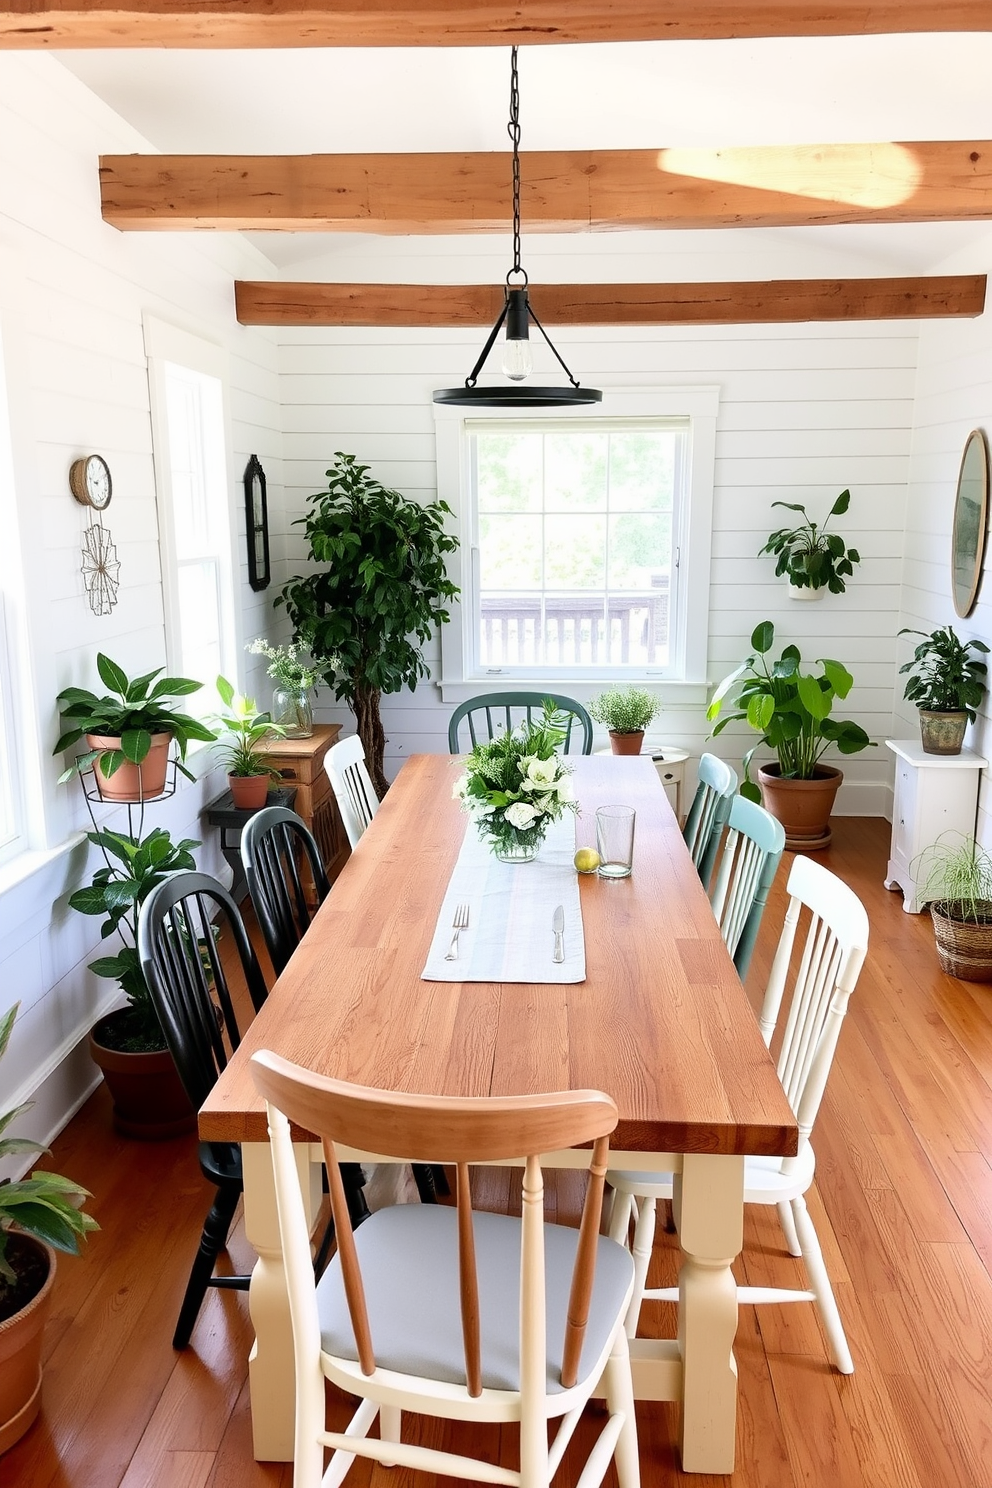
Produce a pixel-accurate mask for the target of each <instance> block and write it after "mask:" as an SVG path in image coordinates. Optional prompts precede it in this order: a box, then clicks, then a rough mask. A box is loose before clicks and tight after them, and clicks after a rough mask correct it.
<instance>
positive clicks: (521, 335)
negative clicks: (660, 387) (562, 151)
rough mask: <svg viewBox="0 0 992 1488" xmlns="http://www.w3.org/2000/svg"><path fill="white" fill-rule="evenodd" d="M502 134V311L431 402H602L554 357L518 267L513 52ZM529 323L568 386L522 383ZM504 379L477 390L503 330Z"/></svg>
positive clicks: (516, 104) (568, 405)
mask: <svg viewBox="0 0 992 1488" xmlns="http://www.w3.org/2000/svg"><path fill="white" fill-rule="evenodd" d="M507 133H508V134H509V136H510V139H511V140H512V142H513V267H512V269H510V271H509V273H508V274H507V276H506V289H505V291H504V299H503V308H502V310H501V311H500V313H499V317H498V319H497V321H496V324H495V325H494V326H493V328H492V330H491V331H490V332H489V339H488V340H487V341H486V344H485V346H484V347H483V348H482V354H481V356H480V357H479V360H478V361H477V362H476V364H475V366H474V367H473V368H472V370H471V372H470V373H469V375H468V376H467V377H466V379H465V385H464V387H454V388H438V390H437V392H436V393H435V394H434V402H435V403H457V404H462V405H464V406H466V407H469V408H571V407H573V406H574V405H576V404H580V403H601V402H602V401H603V395H602V393H601V392H600V391H599V390H598V388H584V387H580V386H579V384H578V383H577V382H576V380H575V378H574V377H573V376H572V374H571V372H569V370H568V368H567V367H566V366H565V363H564V362H563V361H562V359H561V357H560V356H559V355H558V352H557V350H556V349H555V347H554V345H553V343H552V341H551V338H550V336H549V335H548V333H547V331H546V330H545V329H544V327H543V326H542V324H541V322H540V321H539V320H538V318H537V316H536V315H535V314H534V309H533V306H532V305H531V303H530V297H529V295H528V293H527V282H528V281H527V273H526V270H525V269H524V267H523V265H522V264H521V262H520V90H519V87H518V83H517V49H516V47H514V48H513V49H512V51H511V53H510V122H509V124H508V125H507ZM531 322H533V323H534V325H536V326H537V329H538V330H539V331H540V333H541V335H542V336H543V337H544V339H545V341H546V342H547V344H548V345H549V346H550V347H551V350H552V352H554V355H555V358H556V360H557V361H558V363H559V365H560V366H561V368H562V370H563V372H564V373H565V376H566V377H567V378H568V380H569V383H570V384H571V386H570V387H532V386H529V385H528V384H527V383H526V382H525V381H524V378H526V377H527V375H528V373H529V372H530V371H531V369H532V366H533V363H532V360H531V349H530V326H531ZM504 324H505V325H506V339H505V341H504V347H503V374H504V376H505V377H506V378H508V379H509V380H508V381H507V382H505V383H501V384H500V385H499V386H498V387H478V386H477V383H478V380H479V373H480V372H481V371H482V368H483V366H484V364H485V360H486V357H487V356H488V355H489V353H490V352H491V351H492V349H493V346H494V344H495V341H496V337H497V336H498V335H499V333H500V330H501V328H502V327H503V325H504Z"/></svg>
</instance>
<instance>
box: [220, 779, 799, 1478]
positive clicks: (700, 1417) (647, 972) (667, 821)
mask: <svg viewBox="0 0 992 1488" xmlns="http://www.w3.org/2000/svg"><path fill="white" fill-rule="evenodd" d="M574 765H575V773H574V781H575V790H576V795H577V798H578V801H579V804H580V808H581V809H580V814H579V816H578V818H577V820H576V843H577V845H592V844H593V843H594V841H595V828H594V813H595V808H596V807H597V806H599V805H603V804H609V803H614V802H620V803H624V804H627V805H631V806H634V807H635V809H636V812H637V818H636V835H635V843H634V863H633V872H632V874H631V876H630V877H629V878H627V879H622V880H614V881H610V880H606V879H600V878H599V877H598V876H596V875H591V876H582V878H581V883H580V893H581V907H582V918H583V924H584V936H585V952H586V977H585V980H584V981H583V982H578V983H573V984H558V985H544V984H540V983H517V984H508V983H503V984H495V983H481V982H464V983H461V982H434V981H423V980H421V971H422V970H423V967H424V964H425V961H426V957H427V951H428V947H429V945H430V942H431V938H432V935H433V933H434V928H435V924H436V921H437V918H438V912H439V909H440V904H441V900H442V898H443V896H444V892H445V889H446V887H447V884H448V880H449V877H450V875H451V871H452V868H453V866H454V863H455V860H456V858H457V855H458V851H459V848H460V845H461V842H462V839H463V835H464V832H465V830H466V825H467V818H466V817H465V815H464V814H463V813H462V812H461V810H460V808H459V804H458V802H457V801H456V800H454V799H453V798H452V785H453V784H454V781H455V779H456V776H457V770H456V766H455V762H454V761H453V760H452V759H451V757H450V756H447V755H416V756H413V757H412V758H410V759H409V760H407V761H406V763H405V764H404V765H403V768H402V769H401V771H400V773H399V775H398V777H397V779H396V782H395V783H394V785H393V786H392V788H391V789H390V791H389V793H388V794H387V796H386V798H385V800H384V801H383V802H382V805H381V806H380V808H379V811H378V813H377V815H376V817H375V819H374V820H373V822H372V824H371V826H370V827H369V829H368V830H367V832H366V833H365V835H364V837H363V838H362V839H361V841H360V842H359V844H358V846H357V848H356V849H355V851H354V852H353V854H352V856H351V858H350V859H349V861H348V863H347V864H346V866H345V868H344V870H343V871H342V873H341V875H340V877H339V879H338V880H337V882H336V883H335V885H334V887H333V889H332V891H331V893H330V895H329V897H328V898H327V899H326V900H325V902H324V904H323V905H322V906H321V908H320V909H319V911H318V913H317V915H316V917H315V919H314V921H313V924H312V925H311V927H310V929H309V930H308V932H307V934H306V936H305V937H304V939H303V941H302V943H301V945H300V947H299V949H298V950H297V951H296V953H295V954H294V956H293V958H292V960H291V961H290V963H289V965H288V966H287V968H286V970H285V971H284V972H283V974H282V976H280V977H279V979H278V981H277V982H276V984H275V986H274V988H273V989H272V992H271V993H270V994H269V998H268V1000H267V1002H266V1003H265V1006H264V1007H263V1008H262V1010H261V1011H260V1012H259V1013H258V1015H257V1017H256V1018H255V1020H254V1022H253V1023H252V1025H251V1027H250V1028H249V1030H248V1032H247V1034H246V1036H245V1038H244V1041H243V1042H242V1044H241V1047H240V1048H239V1049H238V1051H237V1052H236V1054H235V1055H234V1057H233V1058H232V1060H231V1062H230V1064H229V1065H228V1068H227V1069H226V1070H225V1071H224V1073H223V1074H222V1076H221V1078H220V1080H219V1081H218V1082H217V1085H216V1086H215V1088H214V1090H213V1093H212V1094H211V1096H210V1099H209V1100H208V1101H207V1103H206V1105H205V1106H204V1107H203V1109H202V1110H201V1112H200V1118H199V1129H200V1136H201V1137H202V1138H203V1139H205V1140H209V1141H235V1142H240V1143H242V1147H243V1159H244V1178H245V1229H246V1233H247V1236H248V1239H249V1240H250V1241H251V1243H252V1245H253V1246H254V1247H255V1250H256V1252H257V1255H258V1260H257V1262H256V1265H255V1268H254V1272H253V1276H252V1282H251V1290H250V1294H249V1306H250V1311H251V1317H252V1322H253V1325H254V1328H255V1344H254V1347H253V1350H252V1354H251V1358H250V1363H249V1378H250V1388H251V1408H252V1423H253V1435H254V1451H255V1456H256V1458H257V1459H259V1460H261V1461H273V1460H275V1461H288V1460H290V1459H291V1458H292V1454H293V1398H294V1371H293V1353H292V1336H291V1329H290V1322H289V1312H288V1303H287V1299H286V1289H285V1278H284V1274H283V1269H282V1257H281V1251H280V1245H279V1232H278V1224H277V1219H276V1210H275V1194H274V1189H273V1183H272V1172H271V1164H270V1159H269V1153H268V1138H267V1132H266V1122H265V1111H264V1106H263V1103H262V1101H261V1099H260V1097H259V1096H258V1094H257V1092H256V1090H255V1087H254V1084H253V1081H252V1077H251V1072H250V1069H249V1064H248V1061H249V1059H250V1056H251V1055H252V1053H253V1052H254V1051H255V1050H256V1049H260V1048H268V1049H274V1050H276V1051H277V1052H278V1053H280V1054H283V1055H285V1056H286V1057H287V1058H289V1059H293V1060H295V1061H297V1062H298V1063H300V1064H302V1065H305V1066H307V1067H309V1068H310V1069H314V1070H317V1071H319V1072H321V1073H322V1074H326V1075H330V1076H333V1077H335V1078H337V1079H343V1080H350V1081H354V1082H355V1083H357V1084H361V1085H370V1086H375V1087H380V1088H383V1089H394V1090H402V1091H419V1092H423V1093H426V1094H438V1095H441V1094H443V1095H461V1096H483V1095H509V1094H520V1093H532V1092H537V1091H554V1090H566V1089H570V1088H571V1089H582V1088H593V1089H600V1090H605V1091H607V1092H608V1093H609V1094H610V1095H611V1096H612V1097H613V1099H614V1101H615V1102H616V1104H617V1107H618V1109H619V1113H620V1117H619V1123H618V1125H617V1128H616V1131H615V1132H614V1134H613V1138H612V1141H611V1159H610V1160H611V1164H612V1165H613V1166H616V1167H625V1168H639V1169H649V1168H650V1169H661V1170H670V1171H673V1172H674V1173H675V1174H676V1180H675V1203H674V1206H673V1207H674V1211H675V1217H676V1223H677V1226H678V1234H679V1243H680V1246H681V1252H682V1258H681V1268H680V1279H679V1309H678V1316H679V1323H678V1336H677V1337H676V1338H674V1339H670V1340H654V1339H637V1340H634V1341H633V1344H632V1365H633V1372H634V1384H635V1393H636V1394H637V1396H638V1398H640V1399H650V1400H674V1401H679V1402H680V1408H681V1414H680V1445H681V1454H682V1464H683V1467H684V1469H685V1470H686V1471H688V1472H709V1473H728V1472H730V1471H732V1469H733V1465H734V1447H735V1436H736V1404H737V1366H736V1362H735V1359H734V1355H733V1344H734V1336H735V1333H736V1329H737V1293H736V1286H735V1282H734V1278H733V1275H732V1272H731V1265H732V1263H733V1261H734V1259H735V1257H736V1256H737V1255H738V1253H739V1252H740V1250H741V1245H742V1238H743V1183H744V1157H745V1155H746V1154H749V1153H763V1154H776V1155H782V1156H788V1155H790V1154H793V1153H795V1151H796V1146H797V1127H796V1121H795V1118H794V1116H793V1113H792V1111H791V1109H790V1107H789V1105H788V1102H787V1101H786V1098H785V1095H784V1093H783V1091H782V1087H781V1084H780V1083H779V1080H778V1078H777V1076H776V1073H775V1069H774V1066H773V1063H772V1060H771V1057H770V1055H769V1053H768V1051H767V1049H766V1048H765V1046H764V1044H763V1042H762V1039H761V1037H760V1034H759V1031H758V1025H757V1021H756V1019H755V1016H754V1014H753V1012H752V1009H751V1007H750V1005H749V1003H748V1001H747V998H746V996H745V994H744V990H743V988H742V986H741V984H740V981H739V980H738V977H737V974H736V972H735V970H734V967H733V964H732V962H731V960H730V957H729V955H728V954H727V951H726V948H725V946H724V944H723V941H722V939H721V937H720V934H719V930H718V928H717V925H716V922H715V920H714V917H713V913H712V910H711V908H710V905H709V901H708V899H707V897H706V894H705V893H704V891H703V888H702V885H701V884H700V881H699V878H698V875H697V874H696V871H695V869H694V867H693V865H692V862H691V859H690V857H689V854H688V851H687V849H686V846H685V843H684V842H683V839H682V835H681V832H680V830H679V827H678V823H677V822H676V820H675V816H674V814H673V812H672V808H671V806H670V804H669V802H668V798H667V797H666V795H665V793H664V791H663V788H662V786H661V783H660V781H659V779H658V775H657V772H656V770H655V767H654V765H653V763H652V762H651V760H650V759H641V758H637V757H635V758H623V757H616V758H614V757H612V756H609V757H599V756H591V757H588V758H579V759H577V760H575V761H574ZM468 830H470V831H471V830H473V828H471V826H469V827H468ZM514 871H515V872H517V873H519V874H526V873H528V872H529V871H533V870H532V869H531V868H530V867H529V866H527V865H523V866H520V867H517V868H516V869H515V870H514ZM550 938H551V937H550V935H549V941H550ZM296 1137H297V1139H298V1146H297V1148H296V1150H297V1154H298V1162H299V1164H300V1171H301V1175H302V1176H303V1177H304V1180H305V1182H304V1187H305V1192H306V1193H307V1194H308V1195H309V1196H310V1202H311V1203H312V1204H313V1205H314V1206H315V1207H316V1205H317V1203H319V1199H320V1181H319V1160H320V1148H319V1146H318V1145H317V1144H316V1143H313V1142H312V1138H311V1134H309V1133H305V1132H297V1133H296ZM308 1139H310V1140H308ZM343 1155H346V1156H355V1157H359V1158H361V1157H366V1158H370V1159H374V1158H375V1156H376V1154H360V1153H354V1154H350V1153H345V1154H343ZM545 1161H547V1162H549V1163H551V1164H552V1165H554V1163H555V1162H557V1163H558V1164H559V1165H565V1164H567V1163H568V1162H569V1156H568V1154H560V1155H558V1156H557V1157H556V1158H554V1159H552V1158H546V1159H545Z"/></svg>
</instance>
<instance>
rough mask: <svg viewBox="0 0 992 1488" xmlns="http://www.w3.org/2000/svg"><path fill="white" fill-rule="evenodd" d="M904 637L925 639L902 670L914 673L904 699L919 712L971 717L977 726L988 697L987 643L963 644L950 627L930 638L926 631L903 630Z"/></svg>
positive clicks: (971, 642) (936, 631)
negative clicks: (975, 653) (983, 703)
mask: <svg viewBox="0 0 992 1488" xmlns="http://www.w3.org/2000/svg"><path fill="white" fill-rule="evenodd" d="M899 634H900V635H915V636H922V637H923V639H922V641H921V642H920V644H919V645H918V646H917V648H916V650H915V651H914V652H913V658H912V660H911V661H907V662H906V664H905V666H901V667H900V668H899V672H900V675H901V674H902V673H904V672H909V673H911V675H910V678H909V680H908V682H907V683H906V690H905V692H904V693H903V697H905V698H906V700H907V702H910V703H915V704H916V706H917V707H918V708H924V709H926V711H927V712H935V713H959V712H964V713H967V715H968V720H969V722H971V723H974V721H975V718H976V710H977V709H978V707H979V706H980V704H981V701H982V698H983V697H984V696H985V688H986V677H987V675H988V667H987V666H986V664H985V662H984V661H981V660H980V659H979V656H972V655H971V652H973V651H977V652H979V653H980V655H982V656H986V655H988V650H989V648H988V646H986V644H985V642H984V641H977V640H970V641H962V640H961V639H960V638H959V637H958V636H957V635H956V633H955V632H954V631H953V630H952V628H951V627H950V626H949V625H944V626H942V627H941V628H940V629H938V630H934V631H932V632H931V633H930V634H929V635H927V633H926V631H925V630H909V629H907V628H905V627H904V628H903V629H902V630H901V631H900V632H899Z"/></svg>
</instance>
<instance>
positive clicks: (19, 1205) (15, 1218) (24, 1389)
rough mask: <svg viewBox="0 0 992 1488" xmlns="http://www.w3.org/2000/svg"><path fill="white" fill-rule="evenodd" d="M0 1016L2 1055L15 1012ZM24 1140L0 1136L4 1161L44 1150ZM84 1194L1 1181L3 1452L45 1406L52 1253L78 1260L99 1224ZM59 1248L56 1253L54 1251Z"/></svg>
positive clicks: (52, 1179) (39, 1174) (3, 1124)
mask: <svg viewBox="0 0 992 1488" xmlns="http://www.w3.org/2000/svg"><path fill="white" fill-rule="evenodd" d="M19 1006H20V1003H15V1004H14V1006H13V1007H12V1008H10V1009H8V1011H7V1012H6V1013H4V1015H3V1017H2V1018H0V1057H2V1056H3V1054H4V1052H5V1050H6V1048H7V1045H8V1044H9V1042H10V1035H11V1030H12V1029H13V1026H14V1019H15V1017H16V1016H17V1009H18V1007H19ZM31 1105H32V1102H30V1101H28V1102H27V1103H26V1104H24V1105H22V1106H16V1107H15V1108H14V1110H12V1111H7V1112H5V1113H2V1114H0V1134H2V1133H3V1132H4V1131H5V1130H6V1129H7V1127H9V1126H10V1124H11V1122H12V1121H14V1120H15V1119H16V1118H17V1117H18V1116H22V1115H23V1114H24V1112H25V1111H28V1110H30V1108H31ZM45 1151H46V1149H45V1148H44V1147H43V1146H42V1145H41V1143H40V1142H33V1141H31V1140H30V1139H29V1138H27V1137H4V1136H2V1135H0V1159H3V1158H7V1157H15V1156H20V1155H24V1154H27V1153H29V1152H33V1153H39V1152H45ZM88 1198H89V1194H88V1192H87V1191H86V1189H85V1188H80V1187H79V1185H78V1183H73V1182H72V1180H71V1179H70V1178H63V1177H61V1176H60V1175H59V1174H58V1173H46V1172H43V1171H42V1170H40V1169H36V1170H35V1171H34V1172H33V1173H32V1174H31V1176H30V1178H21V1179H15V1180H13V1181H11V1182H5V1181H4V1182H0V1452H6V1451H7V1449H8V1448H9V1447H12V1446H13V1445H14V1443H15V1442H16V1441H20V1439H21V1437H22V1436H23V1435H24V1433H25V1432H26V1431H27V1429H28V1427H29V1426H31V1424H32V1423H33V1422H34V1420H35V1418H36V1416H37V1414H38V1411H39V1409H40V1406H41V1345H42V1333H43V1330H44V1326H45V1320H46V1318H47V1316H48V1311H49V1308H50V1305H51V1295H52V1284H53V1282H54V1280H55V1250H61V1251H64V1252H65V1253H66V1255H79V1242H80V1241H81V1240H82V1239H84V1238H85V1237H86V1235H88V1234H89V1233H90V1232H91V1231H92V1230H98V1229H99V1228H100V1226H99V1225H98V1224H97V1222H96V1220H95V1219H92V1218H91V1217H90V1215H88V1214H84V1213H83V1207H82V1206H83V1203H84V1202H85V1200H86V1199H88ZM53 1247H54V1248H53Z"/></svg>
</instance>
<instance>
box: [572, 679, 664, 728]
mask: <svg viewBox="0 0 992 1488" xmlns="http://www.w3.org/2000/svg"><path fill="white" fill-rule="evenodd" d="M660 711H661V702H660V700H659V699H658V698H657V697H655V696H654V694H653V693H650V692H646V691H645V689H644V688H643V687H610V688H607V690H606V692H601V693H600V695H599V697H595V698H593V699H592V701H591V703H590V704H589V712H590V713H591V714H592V716H593V718H595V720H596V722H597V723H605V725H606V727H607V728H608V729H609V730H610V733H611V734H639V733H642V732H643V730H644V729H646V728H647V726H648V724H649V723H650V722H651V720H652V719H653V718H654V717H655V716H656V715H657V714H658V713H659V712H660Z"/></svg>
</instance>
